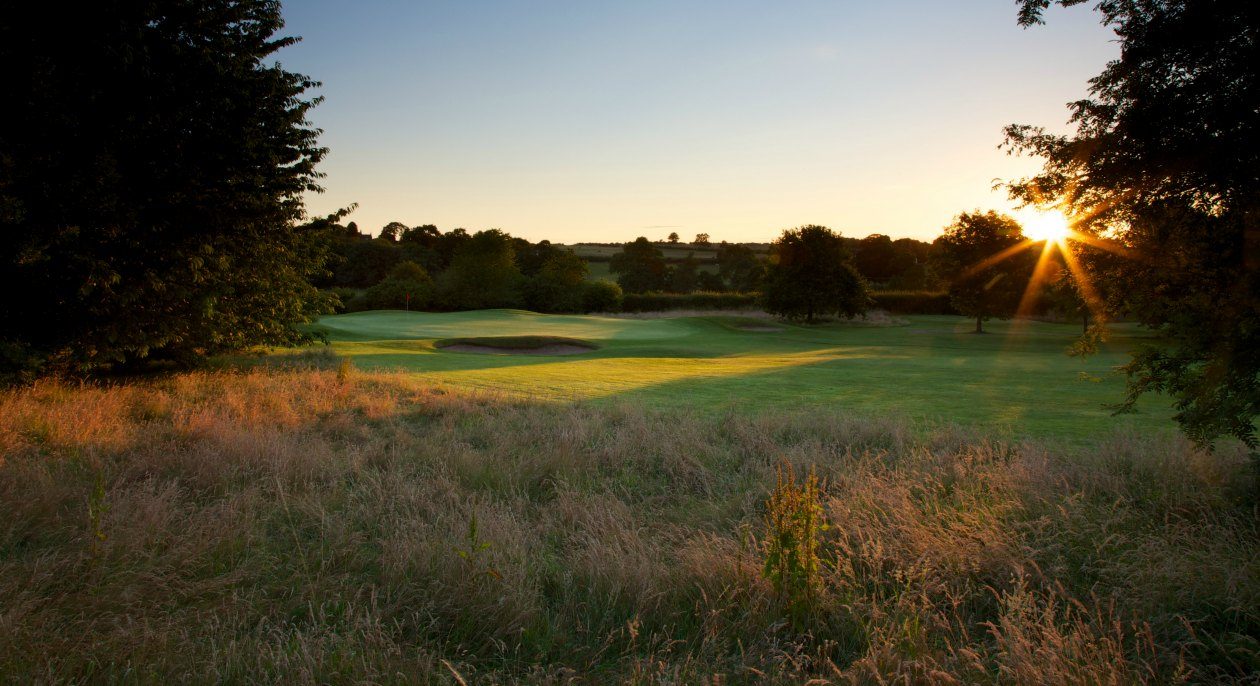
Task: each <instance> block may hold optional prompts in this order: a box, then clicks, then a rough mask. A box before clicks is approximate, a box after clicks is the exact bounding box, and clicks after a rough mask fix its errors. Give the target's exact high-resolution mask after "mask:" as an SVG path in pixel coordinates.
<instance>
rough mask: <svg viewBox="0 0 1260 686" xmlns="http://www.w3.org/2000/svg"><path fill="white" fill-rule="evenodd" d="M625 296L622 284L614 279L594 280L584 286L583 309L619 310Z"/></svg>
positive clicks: (594, 310)
mask: <svg viewBox="0 0 1260 686" xmlns="http://www.w3.org/2000/svg"><path fill="white" fill-rule="evenodd" d="M624 298H625V296H624V295H623V294H622V292H621V286H618V285H617V284H615V283H613V282H612V281H603V280H600V281H592V282H590V283H587V284H586V285H585V286H583V287H582V310H583V311H585V312H617V311H619V310H621V309H622V307H623V300H624Z"/></svg>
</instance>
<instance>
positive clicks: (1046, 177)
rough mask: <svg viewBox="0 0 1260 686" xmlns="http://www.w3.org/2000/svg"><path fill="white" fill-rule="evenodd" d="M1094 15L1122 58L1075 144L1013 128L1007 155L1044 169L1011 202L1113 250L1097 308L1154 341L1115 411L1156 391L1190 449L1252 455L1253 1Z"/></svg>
mask: <svg viewBox="0 0 1260 686" xmlns="http://www.w3.org/2000/svg"><path fill="white" fill-rule="evenodd" d="M1081 2H1083V0H1059V1H1058V2H1057V3H1054V4H1060V5H1064V6H1067V5H1077V4H1081ZM1051 4H1052V3H1051V1H1050V0H1020V5H1021V12H1020V17H1019V18H1020V22H1021V23H1022V24H1023V25H1025V26H1029V25H1032V24H1037V23H1041V21H1042V12H1043V11H1044V10H1045V9H1046V8H1047V7H1048V6H1049V5H1051ZM1097 9H1098V11H1099V12H1100V13H1101V15H1102V19H1103V22H1104V23H1105V24H1106V25H1107V26H1109V27H1111V28H1112V29H1114V30H1115V32H1116V34H1117V35H1118V36H1119V38H1120V48H1121V53H1120V58H1119V59H1117V60H1115V61H1113V62H1111V63H1110V64H1108V66H1107V68H1106V69H1105V70H1104V71H1103V72H1102V73H1101V74H1100V75H1099V76H1097V77H1095V78H1094V79H1092V80H1091V81H1090V89H1089V97H1088V98H1085V99H1083V100H1081V101H1079V102H1076V103H1073V104H1072V105H1071V106H1070V107H1071V111H1072V121H1073V122H1074V123H1075V124H1076V126H1077V131H1076V132H1075V133H1074V134H1072V135H1066V136H1056V135H1051V134H1047V133H1046V132H1045V131H1044V130H1043V129H1041V128H1038V127H1032V126H1011V127H1009V128H1008V130H1007V133H1008V140H1009V142H1010V144H1011V145H1012V147H1013V149H1014V150H1016V151H1020V152H1028V153H1032V154H1034V155H1038V156H1041V157H1042V158H1043V159H1044V160H1045V164H1044V167H1043V169H1042V172H1041V173H1040V174H1038V175H1037V176H1035V177H1033V178H1030V179H1025V180H1023V181H1021V182H1019V183H1017V184H1014V185H1013V186H1012V193H1013V195H1014V196H1015V197H1017V198H1020V199H1023V200H1027V201H1032V202H1044V201H1057V202H1063V203H1065V204H1066V205H1068V206H1069V207H1070V208H1071V209H1073V210H1074V211H1075V213H1076V214H1077V216H1078V222H1077V229H1078V230H1080V231H1082V232H1085V233H1086V234H1095V235H1103V234H1106V235H1108V236H1114V237H1116V240H1115V241H1114V244H1113V248H1114V249H1115V250H1116V252H1119V253H1122V254H1123V255H1124V257H1123V258H1122V259H1112V260H1105V261H1102V262H1101V264H1103V265H1104V266H1105V268H1103V269H1099V270H1095V271H1093V272H1092V273H1091V274H1090V275H1089V276H1091V277H1092V278H1093V279H1095V280H1097V281H1101V282H1102V283H1101V284H1100V285H1101V286H1103V288H1101V289H1099V290H1101V292H1103V293H1104V294H1110V296H1108V297H1109V300H1110V302H1108V303H1106V305H1107V306H1108V309H1112V310H1122V311H1125V312H1127V313H1129V314H1130V315H1131V316H1133V317H1135V318H1136V319H1138V320H1139V321H1141V322H1142V323H1143V324H1145V325H1147V326H1148V327H1151V328H1153V329H1154V330H1156V331H1158V332H1159V333H1160V334H1162V335H1163V337H1164V341H1162V342H1161V343H1160V344H1159V345H1153V346H1149V347H1147V348H1145V349H1143V350H1141V351H1140V352H1138V353H1137V354H1136V355H1135V356H1134V358H1133V361H1132V363H1131V364H1129V365H1128V366H1127V369H1126V371H1127V373H1128V378H1129V393H1128V397H1127V399H1126V403H1125V405H1126V406H1127V407H1132V405H1133V403H1134V401H1136V399H1137V398H1138V397H1139V396H1141V395H1142V394H1143V393H1146V392H1149V391H1159V392H1165V393H1168V394H1170V395H1172V396H1173V397H1174V398H1175V400H1176V406H1177V410H1178V413H1177V419H1178V421H1180V423H1181V425H1182V427H1183V428H1184V429H1185V430H1186V431H1187V433H1188V434H1189V435H1190V436H1192V437H1193V438H1195V439H1197V440H1199V441H1201V442H1205V443H1206V442H1211V441H1212V440H1214V439H1215V438H1217V437H1220V436H1225V435H1232V436H1236V437H1238V438H1240V439H1242V440H1244V441H1246V442H1247V443H1248V444H1250V445H1252V446H1255V445H1256V444H1257V442H1256V433H1255V421H1256V418H1257V415H1258V414H1260V3H1257V2H1240V1H1238V0H1150V1H1149V2H1127V1H1122V0H1103V1H1102V2H1099V3H1098V4H1097ZM1094 242H1095V243H1097V241H1094ZM1108 284H1110V287H1108Z"/></svg>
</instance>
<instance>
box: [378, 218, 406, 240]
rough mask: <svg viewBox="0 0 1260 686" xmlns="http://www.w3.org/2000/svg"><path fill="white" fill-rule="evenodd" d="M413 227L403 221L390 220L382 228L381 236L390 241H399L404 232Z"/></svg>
mask: <svg viewBox="0 0 1260 686" xmlns="http://www.w3.org/2000/svg"><path fill="white" fill-rule="evenodd" d="M410 230H411V229H410V228H409V227H408V226H407V225H406V224H404V223H402V222H390V223H388V224H386V225H385V226H384V227H382V228H381V238H383V239H384V240H387V241H389V242H390V243H397V242H398V239H400V238H402V236H403V234H405V233H407V232H408V231H410Z"/></svg>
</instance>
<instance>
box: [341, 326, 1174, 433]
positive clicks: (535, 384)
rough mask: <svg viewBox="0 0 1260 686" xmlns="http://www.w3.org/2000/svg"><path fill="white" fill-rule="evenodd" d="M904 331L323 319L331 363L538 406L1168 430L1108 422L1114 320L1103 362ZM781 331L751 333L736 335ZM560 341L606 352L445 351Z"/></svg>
mask: <svg viewBox="0 0 1260 686" xmlns="http://www.w3.org/2000/svg"><path fill="white" fill-rule="evenodd" d="M904 322H905V323H904V324H903V325H898V326H861V325H853V324H829V325H822V326H810V327H805V326H792V325H786V324H777V323H772V322H767V321H762V320H752V319H744V318H736V317H686V318H676V319H616V318H608V317H592V316H556V315H539V314H534V313H530V312H522V311H516V310H492V311H481V312H460V313H449V314H432V313H417V312H397V311H393V312H363V313H356V314H347V315H338V316H332V317H326V318H324V319H323V320H321V325H322V326H323V327H324V328H325V330H326V331H327V332H328V335H329V338H330V340H331V341H332V342H333V346H334V349H335V350H336V352H337V353H338V354H341V355H346V356H349V357H351V358H352V359H353V360H354V362H355V364H356V365H358V366H360V367H363V368H370V369H404V370H408V371H414V372H418V373H423V374H425V375H426V377H429V378H431V379H432V380H434V381H440V382H444V383H448V384H452V385H455V386H458V387H467V388H477V389H486V390H494V391H498V392H502V393H505V394H508V395H512V396H521V397H530V398H535V399H543V400H556V401H566V400H595V401H598V402H607V401H617V400H628V401H636V402H644V403H646V404H648V405H649V406H652V407H657V408H670V409H680V410H681V409H688V410H695V411H702V412H709V411H731V410H735V411H745V410H755V409H766V408H788V407H803V406H813V407H822V408H837V409H842V410H851V411H853V412H854V413H857V414H864V415H865V414H886V413H889V412H891V413H894V414H898V415H902V416H905V417H908V418H911V419H915V420H925V421H928V422H937V421H945V422H955V423H960V424H964V425H969V426H977V427H982V428H985V429H988V430H992V431H994V432H997V433H999V434H1007V435H1013V436H1037V437H1053V438H1062V439H1067V440H1072V441H1076V440H1081V439H1087V438H1090V437H1092V436H1095V435H1097V434H1099V433H1101V432H1107V431H1113V430H1115V429H1116V428H1117V427H1127V428H1133V429H1137V430H1144V431H1145V430H1154V429H1161V430H1162V429H1167V428H1170V427H1171V422H1170V419H1169V416H1170V411H1169V409H1168V407H1167V404H1166V403H1163V402H1162V401H1160V400H1158V399H1151V400H1148V401H1146V402H1144V403H1143V404H1142V406H1141V409H1142V411H1141V412H1140V413H1138V414H1136V415H1128V416H1124V417H1120V418H1117V417H1113V416H1111V411H1110V410H1109V409H1108V408H1107V407H1106V405H1108V404H1111V403H1115V402H1117V401H1118V400H1120V398H1121V397H1122V391H1123V380H1122V378H1120V377H1119V376H1118V375H1116V374H1115V373H1114V370H1115V368H1116V367H1117V366H1118V365H1120V364H1123V363H1124V361H1125V360H1126V358H1127V351H1128V350H1129V349H1130V348H1132V347H1133V346H1134V345H1135V344H1137V343H1138V336H1139V335H1140V332H1138V331H1137V330H1136V329H1134V328H1131V327H1127V326H1120V327H1117V330H1116V331H1115V335H1114V336H1113V337H1112V339H1111V342H1110V343H1109V344H1108V345H1107V346H1106V347H1105V349H1104V350H1103V352H1102V353H1101V354H1099V355H1096V356H1093V357H1090V358H1088V359H1085V360H1082V359H1079V358H1072V357H1069V356H1068V355H1067V354H1066V349H1067V348H1068V346H1069V345H1070V344H1071V343H1072V341H1073V340H1074V339H1075V338H1076V336H1077V335H1078V333H1079V327H1077V326H1074V325H1060V324H1046V323H1040V322H989V323H987V324H986V328H987V329H988V330H990V331H991V332H992V333H988V334H985V335H981V336H977V335H975V334H972V333H970V329H971V327H972V324H971V323H970V322H968V321H965V320H963V319H961V318H957V317H907V318H905V319H904ZM750 326H751V327H766V326H775V327H779V328H780V329H781V330H779V331H752V330H748V329H746V328H744V327H750ZM522 335H532V336H564V337H569V338H577V339H583V340H586V341H590V342H592V343H594V344H596V345H598V346H599V349H598V350H596V351H593V352H591V353H587V354H582V355H576V356H569V357H545V356H536V355H478V354H471V353H456V352H447V351H442V350H439V349H438V348H437V347H435V345H434V342H435V341H440V340H441V339H444V338H452V337H463V336H522Z"/></svg>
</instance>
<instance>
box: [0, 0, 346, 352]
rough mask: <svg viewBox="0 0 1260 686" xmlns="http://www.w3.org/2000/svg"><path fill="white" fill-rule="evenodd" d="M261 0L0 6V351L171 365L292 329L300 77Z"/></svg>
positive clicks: (303, 116) (309, 262)
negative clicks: (280, 59) (284, 62)
mask: <svg viewBox="0 0 1260 686" xmlns="http://www.w3.org/2000/svg"><path fill="white" fill-rule="evenodd" d="M282 27H283V21H282V19H281V16H280V6H279V3H277V2H267V1H264V0H167V1H164V2H156V1H153V0H149V1H147V2H146V1H141V2H118V1H117V0H103V1H102V2H97V3H84V4H81V5H76V6H75V7H74V9H73V11H70V12H66V11H62V9H61V8H60V7H59V6H56V5H38V4H35V5H29V6H28V7H27V8H26V9H24V10H22V11H17V10H16V9H13V8H8V9H6V11H5V12H4V13H3V14H2V15H0V69H3V73H2V74H0V76H2V77H3V83H4V89H5V93H4V94H5V103H4V106H3V107H0V366H7V367H9V368H10V369H12V368H14V367H19V366H20V367H23V368H25V369H28V370H29V369H32V368H33V367H37V366H39V365H41V364H42V365H44V366H45V368H46V369H51V368H57V369H65V370H74V371H81V372H87V371H95V370H101V369H103V368H108V367H113V366H119V365H122V366H129V365H133V364H137V363H141V362H144V361H148V360H155V359H167V360H175V361H178V362H181V363H187V362H191V361H193V360H195V359H196V358H197V357H199V356H201V355H204V354H208V353H215V352H219V351H224V350H230V349H235V348H240V347H242V346H248V345H253V344H276V345H283V344H292V343H297V342H300V341H304V340H308V339H309V334H307V333H304V331H303V330H302V329H301V328H300V327H299V325H300V324H302V323H303V322H306V321H308V320H310V319H311V318H312V317H313V316H315V315H316V314H318V313H320V312H322V311H324V310H325V308H326V307H327V306H328V305H329V302H328V301H327V299H325V298H321V296H320V294H319V293H318V292H317V291H316V290H315V289H314V287H312V286H311V285H310V279H311V278H312V277H314V276H317V275H318V274H319V272H320V271H321V269H322V264H323V262H324V248H323V247H322V246H323V245H324V244H323V243H320V242H319V241H317V240H316V238H317V236H322V235H323V232H322V230H320V229H317V228H314V227H313V226H312V225H310V224H303V223H302V220H303V218H304V212H303V202H302V196H303V194H304V193H306V192H308V191H318V190H319V187H318V186H317V184H316V181H317V179H318V176H319V174H318V173H317V172H316V165H317V164H318V163H319V161H320V160H321V159H322V158H323V157H324V154H325V152H326V150H325V149H324V148H322V147H320V146H319V145H318V133H319V131H318V130H317V129H315V128H313V127H312V126H311V125H310V124H309V122H308V121H307V113H308V111H309V110H310V108H311V107H313V106H314V105H315V104H316V103H317V102H318V98H314V99H312V98H306V97H305V92H306V91H307V89H309V88H311V87H312V86H315V85H317V84H316V83H315V82H313V81H311V80H310V79H309V78H307V77H305V76H302V75H300V74H295V73H293V72H289V71H285V70H284V69H282V68H281V67H280V66H278V65H277V64H275V63H274V62H271V61H268V60H270V59H271V57H272V55H273V54H274V53H275V52H276V51H277V50H279V49H281V48H283V47H285V46H288V45H291V44H293V43H294V42H296V39H294V38H286V37H279V36H277V32H278V31H280V29H281V28H282Z"/></svg>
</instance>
